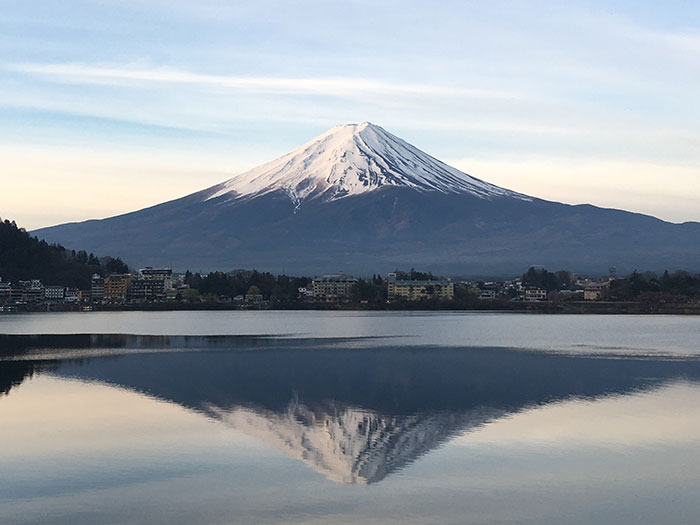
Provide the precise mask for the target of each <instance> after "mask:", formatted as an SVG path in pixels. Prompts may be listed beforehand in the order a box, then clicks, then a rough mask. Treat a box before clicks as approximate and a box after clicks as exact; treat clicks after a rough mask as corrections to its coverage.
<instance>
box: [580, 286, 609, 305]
mask: <svg viewBox="0 0 700 525" xmlns="http://www.w3.org/2000/svg"><path fill="white" fill-rule="evenodd" d="M609 286H610V283H609V282H601V283H591V284H589V285H588V286H586V287H585V288H584V289H583V300H584V301H600V300H601V299H603V298H604V297H605V296H606V295H607V291H608V287H609Z"/></svg>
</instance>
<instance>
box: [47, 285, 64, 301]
mask: <svg viewBox="0 0 700 525" xmlns="http://www.w3.org/2000/svg"><path fill="white" fill-rule="evenodd" d="M65 294H66V288H65V287H64V286H45V287H44V297H45V298H46V299H47V300H49V301H63V298H64V297H65Z"/></svg>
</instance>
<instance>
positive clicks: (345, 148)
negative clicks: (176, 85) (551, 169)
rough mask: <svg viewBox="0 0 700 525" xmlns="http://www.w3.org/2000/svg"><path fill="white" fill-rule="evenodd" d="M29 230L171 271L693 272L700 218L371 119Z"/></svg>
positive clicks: (699, 256)
mask: <svg viewBox="0 0 700 525" xmlns="http://www.w3.org/2000/svg"><path fill="white" fill-rule="evenodd" d="M36 234H37V235H39V236H40V237H44V238H45V239H47V240H49V241H55V242H61V243H63V244H65V245H67V246H84V247H86V248H87V249H89V250H93V251H100V252H118V253H120V254H121V255H122V256H123V257H125V258H128V260H130V261H133V263H135V264H137V265H146V264H150V265H167V266H173V267H174V268H176V269H178V270H184V269H186V268H190V269H195V270H211V269H223V270H226V269H233V268H238V267H249V268H250V267H257V268H260V269H265V270H270V271H276V272H282V271H286V272H290V273H291V272H296V273H308V274H314V273H321V272H326V271H335V270H338V269H339V268H342V269H343V270H345V271H349V272H354V273H374V272H376V271H382V272H383V271H389V270H391V269H394V268H395V267H397V266H403V267H407V266H421V267H424V268H430V269H432V270H434V271H439V272H446V273H459V274H479V275H497V274H498V275H505V274H512V273H520V272H522V271H523V270H524V269H526V268H527V267H528V266H530V265H533V264H542V265H546V266H548V267H550V268H556V269H558V268H567V269H570V270H573V271H580V272H586V271H591V272H593V271H605V270H607V268H608V267H609V266H617V267H618V269H619V270H620V271H631V270H633V269H635V268H639V269H654V270H663V269H666V268H669V269H672V268H688V269H697V268H698V267H700V250H699V249H698V248H699V247H700V224H697V223H686V224H681V225H677V224H671V223H667V222H664V221H661V220H658V219H655V218H653V217H649V216H644V215H640V214H634V213H628V212H623V211H619V210H608V209H601V208H596V207H594V206H589V205H582V206H570V205H565V204H560V203H554V202H548V201H544V200H540V199H536V198H532V197H528V196H525V195H522V194H519V193H516V192H512V191H509V190H506V189H503V188H499V187H498V186H494V185H492V184H489V183H487V182H484V181H481V180H479V179H476V178H474V177H471V176H469V175H467V174H465V173H462V172H460V171H458V170H456V169H454V168H451V167H449V166H447V165H446V164H444V163H442V162H440V161H438V160H437V159H434V158H433V157H431V156H429V155H427V154H425V153H423V152H421V151H420V150H418V149H417V148H415V147H413V146H411V145H409V144H407V143H406V142H404V141H403V140H401V139H399V138H397V137H395V136H393V135H391V134H390V133H388V132H386V131H385V130H383V129H382V128H380V127H378V126H374V125H372V124H368V123H365V124H361V125H354V124H351V125H347V126H338V127H335V128H333V129H331V130H330V131H328V132H327V133H324V134H323V135H321V136H319V137H318V138H317V139H314V140H312V141H310V142H308V143H307V144H305V145H303V146H301V147H300V148H298V149H296V150H294V151H292V152H290V153H288V154H287V155H284V156H283V157H280V158H279V159H277V160H275V161H273V162H270V163H267V164H264V165H263V166H260V167H259V168H255V169H253V170H251V171H249V172H246V173H244V174H241V175H239V176H237V177H234V178H233V179H230V180H228V181H226V182H224V183H222V184H219V185H216V186H213V187H211V188H208V189H205V190H203V191H200V192H197V193H194V194H192V195H189V196H186V197H183V198H181V199H177V200H174V201H170V202H166V203H163V204H160V205H158V206H154V207H151V208H147V209H144V210H140V211H137V212H133V213H129V214H125V215H121V216H117V217H112V218H109V219H104V220H98V221H86V222H83V223H73V224H64V225H60V226H55V227H52V228H45V229H42V230H38V231H37V232H36Z"/></svg>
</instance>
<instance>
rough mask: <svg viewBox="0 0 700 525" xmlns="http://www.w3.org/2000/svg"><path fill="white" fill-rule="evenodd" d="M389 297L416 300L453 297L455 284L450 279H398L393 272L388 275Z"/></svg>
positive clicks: (449, 298)
mask: <svg viewBox="0 0 700 525" xmlns="http://www.w3.org/2000/svg"><path fill="white" fill-rule="evenodd" d="M388 286H389V289H388V294H387V295H388V297H389V299H390V300H391V299H399V298H401V299H407V300H409V301H418V300H420V299H447V300H451V299H454V297H455V285H454V283H453V282H451V281H446V280H435V281H418V280H414V281H398V280H397V279H396V274H395V273H390V274H389V275H388Z"/></svg>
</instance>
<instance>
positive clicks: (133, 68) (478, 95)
mask: <svg viewBox="0 0 700 525" xmlns="http://www.w3.org/2000/svg"><path fill="white" fill-rule="evenodd" d="M4 69H5V70H8V71H14V72H20V73H28V74H34V75H40V76H42V77H45V78H47V79H50V80H53V81H57V82H68V83H77V84H114V85H125V84H144V83H154V84H181V85H193V86H202V87H209V88H217V89H228V90H235V91H241V92H248V93H260V94H278V95H325V96H335V97H362V96H367V95H387V96H401V95H403V96H426V95H433V96H444V97H455V98H475V99H500V100H508V99H519V98H520V96H519V95H517V94H516V93H510V92H505V91H492V90H484V89H469V88H462V87H456V86H438V85H433V84H413V83H399V82H386V81H381V80H374V79H371V80H370V79H366V78H355V77H311V78H289V77H274V76H269V77H267V76H266V77H261V76H238V75H211V74H206V73H198V72H193V71H188V70H184V69H176V68H170V67H144V66H139V65H132V64H126V65H109V66H105V65H94V64H83V63H59V64H37V63H24V64H7V65H5V66H4Z"/></svg>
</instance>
